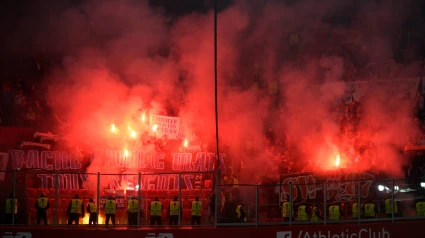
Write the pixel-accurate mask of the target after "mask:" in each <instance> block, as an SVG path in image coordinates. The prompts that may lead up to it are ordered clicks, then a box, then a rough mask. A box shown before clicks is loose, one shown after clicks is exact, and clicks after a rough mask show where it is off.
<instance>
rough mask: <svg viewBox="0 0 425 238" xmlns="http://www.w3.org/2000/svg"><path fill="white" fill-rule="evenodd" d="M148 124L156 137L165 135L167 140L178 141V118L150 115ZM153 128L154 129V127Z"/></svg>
mask: <svg viewBox="0 0 425 238" xmlns="http://www.w3.org/2000/svg"><path fill="white" fill-rule="evenodd" d="M149 124H150V126H151V127H152V130H153V133H154V135H155V136H157V137H162V136H164V135H167V136H168V138H169V139H178V136H179V132H180V118H179V117H167V116H160V115H153V114H151V115H150V120H149ZM154 126H155V127H154Z"/></svg>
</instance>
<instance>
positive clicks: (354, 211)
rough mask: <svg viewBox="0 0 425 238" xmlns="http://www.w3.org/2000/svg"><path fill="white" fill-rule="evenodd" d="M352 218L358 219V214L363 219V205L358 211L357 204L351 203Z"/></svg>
mask: <svg viewBox="0 0 425 238" xmlns="http://www.w3.org/2000/svg"><path fill="white" fill-rule="evenodd" d="M351 211H352V218H353V219H359V214H360V217H363V215H364V214H363V212H364V204H361V205H360V211H359V204H358V203H357V202H354V203H353V208H352V210H351Z"/></svg>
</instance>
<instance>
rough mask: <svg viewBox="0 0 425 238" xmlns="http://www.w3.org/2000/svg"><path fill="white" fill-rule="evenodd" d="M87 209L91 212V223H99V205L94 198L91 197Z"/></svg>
mask: <svg viewBox="0 0 425 238" xmlns="http://www.w3.org/2000/svg"><path fill="white" fill-rule="evenodd" d="M86 211H87V212H88V213H89V214H90V217H89V225H97V217H98V215H97V205H96V203H95V202H94V200H93V198H90V200H89V204H87V209H86Z"/></svg>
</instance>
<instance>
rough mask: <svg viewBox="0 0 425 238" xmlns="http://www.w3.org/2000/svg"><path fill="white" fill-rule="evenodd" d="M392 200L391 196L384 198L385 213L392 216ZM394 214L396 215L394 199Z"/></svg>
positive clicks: (396, 207)
mask: <svg viewBox="0 0 425 238" xmlns="http://www.w3.org/2000/svg"><path fill="white" fill-rule="evenodd" d="M392 201H393V200H392V199H391V198H387V199H385V214H386V215H387V217H392V207H393V205H392ZM394 216H395V217H397V216H398V206H397V202H396V201H394Z"/></svg>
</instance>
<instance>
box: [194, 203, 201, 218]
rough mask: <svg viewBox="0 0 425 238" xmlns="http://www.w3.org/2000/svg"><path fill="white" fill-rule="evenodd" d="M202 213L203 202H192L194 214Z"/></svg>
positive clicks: (199, 214)
mask: <svg viewBox="0 0 425 238" xmlns="http://www.w3.org/2000/svg"><path fill="white" fill-rule="evenodd" d="M201 214H202V202H200V201H193V202H192V216H201Z"/></svg>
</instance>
